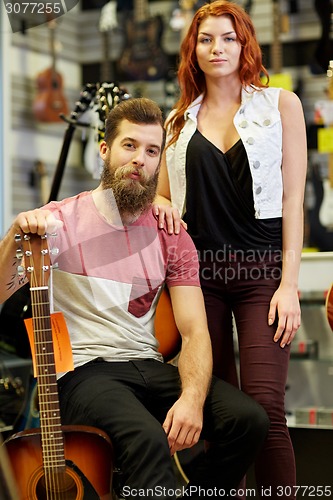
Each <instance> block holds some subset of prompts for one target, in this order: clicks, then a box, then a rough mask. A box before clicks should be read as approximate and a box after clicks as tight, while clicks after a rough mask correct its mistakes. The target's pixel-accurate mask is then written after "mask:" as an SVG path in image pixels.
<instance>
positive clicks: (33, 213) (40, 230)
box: [13, 208, 63, 236]
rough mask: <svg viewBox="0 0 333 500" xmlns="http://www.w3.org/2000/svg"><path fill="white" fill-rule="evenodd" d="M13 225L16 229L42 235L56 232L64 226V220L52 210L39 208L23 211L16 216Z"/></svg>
mask: <svg viewBox="0 0 333 500" xmlns="http://www.w3.org/2000/svg"><path fill="white" fill-rule="evenodd" d="M13 226H14V228H15V231H17V232H19V231H22V232H23V233H33V234H38V235H40V236H42V235H43V234H46V233H49V234H50V233H54V232H56V231H57V229H59V228H61V227H62V226H63V223H62V221H60V220H58V219H56V218H55V216H54V215H53V213H52V212H50V210H43V209H41V208H37V209H35V210H29V211H28V212H21V213H20V214H18V216H17V217H16V219H15V221H14V223H13Z"/></svg>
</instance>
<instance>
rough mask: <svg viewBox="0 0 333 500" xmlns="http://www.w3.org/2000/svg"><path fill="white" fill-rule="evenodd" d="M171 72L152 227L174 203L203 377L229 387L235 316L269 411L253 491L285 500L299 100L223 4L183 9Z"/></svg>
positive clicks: (251, 387) (296, 308)
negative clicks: (174, 96) (210, 370)
mask: <svg viewBox="0 0 333 500" xmlns="http://www.w3.org/2000/svg"><path fill="white" fill-rule="evenodd" d="M178 79H179V85H180V97H179V100H178V102H177V103H176V105H175V107H174V109H173V111H172V112H171V113H170V115H169V117H168V118H167V121H166V126H167V132H168V147H167V150H166V157H165V161H164V162H163V163H162V165H161V172H160V181H159V190H158V192H159V197H158V199H157V203H159V209H158V210H159V213H160V222H161V224H162V221H163V218H164V216H166V215H165V213H166V214H167V216H166V218H167V221H168V225H170V217H171V218H172V217H173V219H174V224H175V228H176V230H178V226H179V220H178V221H177V210H176V209H178V211H179V212H180V214H181V216H182V218H183V219H184V221H185V222H186V224H187V228H188V231H189V233H190V235H191V236H192V238H193V240H194V242H195V244H196V247H197V249H198V253H199V256H200V261H201V284H202V288H203V291H204V295H205V303H206V309H207V315H208V320H209V329H210V334H211V339H212V344H213V352H214V373H215V375H218V376H220V377H221V378H223V379H225V380H228V381H229V382H232V383H234V384H237V383H238V380H237V373H236V362H235V354H234V344H233V321H235V324H236V327H237V335H238V344H239V363H240V385H241V388H242V390H243V391H245V392H246V393H247V394H249V395H251V396H252V397H253V398H254V399H256V400H257V401H258V402H259V403H261V405H262V406H263V407H264V408H265V410H266V411H267V414H268V416H269V417H270V422H271V427H270V432H269V436H268V438H267V440H266V443H265V446H264V448H263V449H262V451H261V453H260V455H259V456H258V458H257V461H256V464H255V470H256V480H257V489H258V493H259V495H260V494H262V491H263V489H264V488H272V490H271V491H272V493H271V496H272V497H273V498H274V497H277V496H279V498H288V499H289V500H290V498H295V496H294V495H293V489H294V488H293V486H294V485H295V484H296V479H295V475H296V474H295V460H294V453H293V449H292V444H291V440H290V437H289V432H288V429H287V426H286V421H285V411H284V397H285V385H286V379H287V371H288V362H289V351H290V343H291V341H292V340H293V338H294V336H295V333H296V331H297V329H298V328H299V325H300V305H299V299H298V274H299V266H300V257H301V250H302V243H303V197H304V187H305V178H306V168H307V145H306V132H305V123H304V115H303V111H302V106H301V103H300V100H299V99H298V97H297V96H296V95H295V94H294V93H293V92H290V91H287V90H282V89H277V88H269V87H268V85H267V84H266V82H267V83H268V80H269V79H268V73H267V71H266V69H265V68H264V66H263V64H262V54H261V50H260V47H259V45H258V42H257V38H256V34H255V30H254V26H253V23H252V21H251V18H250V17H249V16H248V15H247V14H246V12H245V11H244V10H243V9H242V8H241V7H240V6H238V5H237V4H235V3H232V2H229V1H224V0H216V1H214V2H212V3H210V4H207V5H204V6H203V7H201V8H200V9H198V11H197V12H196V13H195V15H194V18H193V21H192V23H191V25H190V27H189V30H188V33H187V35H186V36H185V38H184V40H183V43H182V46H181V51H180V65H179V71H178ZM263 79H264V83H263ZM166 203H167V204H172V207H174V208H173V209H172V210H170V209H166V208H165V207H164V208H163V206H162V205H163V204H166ZM286 487H290V488H286Z"/></svg>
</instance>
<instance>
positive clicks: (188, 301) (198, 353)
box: [163, 286, 212, 455]
mask: <svg viewBox="0 0 333 500" xmlns="http://www.w3.org/2000/svg"><path fill="white" fill-rule="evenodd" d="M169 291H170V296H171V302H172V307H173V312H174V316H175V320H176V324H177V327H178V329H179V332H180V334H181V337H182V349H181V353H180V356H179V360H178V369H179V374H180V379H181V393H180V397H179V399H178V400H177V401H176V403H175V404H174V405H173V406H172V407H171V408H170V410H169V412H168V414H167V416H166V419H165V421H164V424H163V428H164V430H165V432H166V434H167V436H168V441H169V446H170V452H171V454H172V455H173V454H174V453H175V452H176V451H178V450H181V449H184V448H190V447H191V446H194V445H195V444H196V443H197V442H198V440H199V437H200V433H201V430H202V425H203V406H204V403H205V400H206V396H207V393H208V391H209V387H210V382H211V376H212V349H211V342H210V336H209V332H208V327H207V319H206V311H205V306H204V300H203V295H202V291H201V288H200V287H196V286H172V287H170V288H169Z"/></svg>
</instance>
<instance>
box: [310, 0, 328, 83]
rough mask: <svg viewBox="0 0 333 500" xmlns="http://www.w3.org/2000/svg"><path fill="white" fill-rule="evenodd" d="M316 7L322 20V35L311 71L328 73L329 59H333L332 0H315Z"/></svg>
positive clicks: (313, 72) (315, 73) (314, 73)
mask: <svg viewBox="0 0 333 500" xmlns="http://www.w3.org/2000/svg"><path fill="white" fill-rule="evenodd" d="M314 7H315V9H316V12H317V14H318V16H319V19H320V22H321V36H320V39H319V41H318V44H317V47H316V49H315V52H314V55H313V60H312V61H311V64H310V71H311V73H312V74H313V75H318V74H319V75H320V74H323V73H326V69H327V66H328V64H329V61H330V60H331V59H333V37H332V30H331V25H332V16H333V5H332V0H314Z"/></svg>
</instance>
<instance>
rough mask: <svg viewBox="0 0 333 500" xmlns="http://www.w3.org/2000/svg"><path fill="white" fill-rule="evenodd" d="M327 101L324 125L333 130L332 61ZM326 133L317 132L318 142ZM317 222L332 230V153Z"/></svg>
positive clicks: (329, 69) (329, 67) (328, 71)
mask: <svg viewBox="0 0 333 500" xmlns="http://www.w3.org/2000/svg"><path fill="white" fill-rule="evenodd" d="M327 76H328V81H329V84H328V92H327V93H328V99H329V100H328V101H327V102H326V104H327V108H328V109H327V111H328V112H327V113H326V114H325V113H324V114H325V115H326V119H325V120H324V121H325V125H326V126H327V127H329V128H330V130H331V131H332V130H333V61H330V63H329V66H328V70H327ZM326 132H327V128H326V129H325V128H323V129H319V130H318V140H320V136H321V135H322V134H325V133H326ZM319 220H320V222H321V224H322V225H323V226H324V227H327V228H328V229H330V230H331V231H332V230H333V152H331V153H328V172H327V176H326V178H325V179H324V180H323V201H322V203H321V206H320V210H319Z"/></svg>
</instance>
